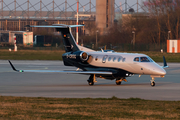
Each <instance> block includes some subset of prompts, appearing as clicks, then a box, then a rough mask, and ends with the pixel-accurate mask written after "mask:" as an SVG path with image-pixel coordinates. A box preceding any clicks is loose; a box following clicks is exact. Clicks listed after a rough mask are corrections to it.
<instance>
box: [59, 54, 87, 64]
mask: <svg viewBox="0 0 180 120" xmlns="http://www.w3.org/2000/svg"><path fill="white" fill-rule="evenodd" d="M88 59H89V55H88V53H86V52H84V51H77V52H68V53H64V54H63V61H64V63H65V62H66V64H67V65H68V63H70V64H71V62H70V61H74V62H86V61H88ZM68 61H69V62H68ZM68 66H69V65H68Z"/></svg>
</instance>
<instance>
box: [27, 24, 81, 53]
mask: <svg viewBox="0 0 180 120" xmlns="http://www.w3.org/2000/svg"><path fill="white" fill-rule="evenodd" d="M81 26H84V25H64V24H53V25H51V26H47V25H39V26H34V25H26V26H25V27H39V28H55V29H56V31H58V32H61V35H62V38H63V44H64V47H65V51H66V52H76V51H80V49H79V47H78V45H77V44H76V42H75V40H74V37H73V35H72V33H71V28H72V27H81Z"/></svg>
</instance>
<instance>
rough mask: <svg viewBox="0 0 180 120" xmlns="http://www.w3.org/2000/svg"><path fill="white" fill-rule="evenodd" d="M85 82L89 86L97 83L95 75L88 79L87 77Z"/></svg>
mask: <svg viewBox="0 0 180 120" xmlns="http://www.w3.org/2000/svg"><path fill="white" fill-rule="evenodd" d="M87 81H88V84H89V85H90V86H92V85H94V83H95V82H97V81H96V76H95V74H94V75H90V77H89V79H88V80H87Z"/></svg>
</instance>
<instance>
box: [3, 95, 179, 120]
mask: <svg viewBox="0 0 180 120" xmlns="http://www.w3.org/2000/svg"><path fill="white" fill-rule="evenodd" d="M0 119H26V120H28V119H41V120H52V119H69V120H71V119H72V120H74V119H75V120H77V119H78V120H79V119H86V120H88V119H96V120H102V119H103V120H104V119H107V120H109V119H122V120H123V119H124V120H127V119H128V120H129V119H132V120H135V119H142V120H154V119H169V120H172V119H177V120H179V119H180V101H151V100H142V99H139V98H130V99H119V98H116V97H112V98H109V99H106V98H96V99H92V98H79V99H78V98H43V97H38V98H32V97H7V96H0Z"/></svg>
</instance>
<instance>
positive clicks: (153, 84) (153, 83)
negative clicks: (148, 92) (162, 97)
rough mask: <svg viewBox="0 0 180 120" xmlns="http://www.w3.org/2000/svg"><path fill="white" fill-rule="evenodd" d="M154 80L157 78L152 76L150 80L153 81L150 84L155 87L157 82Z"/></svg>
mask: <svg viewBox="0 0 180 120" xmlns="http://www.w3.org/2000/svg"><path fill="white" fill-rule="evenodd" d="M154 80H155V79H154V77H152V80H150V81H151V83H150V84H151V86H152V87H154V86H155V82H154Z"/></svg>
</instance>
